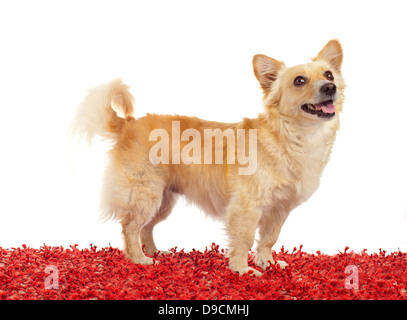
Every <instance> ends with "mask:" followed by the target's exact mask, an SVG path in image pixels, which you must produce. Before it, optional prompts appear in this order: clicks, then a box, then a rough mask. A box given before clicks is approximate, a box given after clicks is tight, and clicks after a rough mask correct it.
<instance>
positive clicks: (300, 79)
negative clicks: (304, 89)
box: [294, 76, 307, 87]
mask: <svg viewBox="0 0 407 320" xmlns="http://www.w3.org/2000/svg"><path fill="white" fill-rule="evenodd" d="M305 82H307V80H305V78H304V77H302V76H298V77H297V78H295V79H294V85H295V86H297V87H299V86H302V85H304V84H305Z"/></svg>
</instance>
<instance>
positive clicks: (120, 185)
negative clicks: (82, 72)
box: [73, 40, 345, 275]
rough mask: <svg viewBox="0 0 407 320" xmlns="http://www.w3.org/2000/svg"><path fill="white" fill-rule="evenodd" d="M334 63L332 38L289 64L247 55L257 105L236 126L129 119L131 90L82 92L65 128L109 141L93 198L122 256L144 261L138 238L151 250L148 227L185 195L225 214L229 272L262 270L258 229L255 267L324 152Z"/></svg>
mask: <svg viewBox="0 0 407 320" xmlns="http://www.w3.org/2000/svg"><path fill="white" fill-rule="evenodd" d="M341 64H342V48H341V45H340V43H339V42H338V41H337V40H332V41H330V42H329V43H328V44H327V45H326V46H325V47H324V48H323V49H322V50H321V51H320V52H319V54H318V55H317V57H316V58H314V59H312V61H311V62H310V63H307V64H304V65H297V66H294V67H291V68H288V67H286V66H285V65H284V63H283V62H280V61H277V60H275V59H272V58H269V57H267V56H265V55H256V56H254V59H253V67H254V73H255V75H256V78H257V79H258V81H259V82H260V85H261V88H262V90H263V93H264V112H263V113H261V114H260V115H259V116H258V117H257V118H256V119H247V118H245V119H244V120H243V121H242V122H239V123H219V122H212V121H206V120H201V119H198V118H193V117H184V116H178V115H155V114H147V115H146V116H145V117H142V118H139V119H135V118H134V117H133V116H132V112H133V97H132V96H131V94H130V92H129V91H128V87H127V86H126V85H124V84H123V83H122V82H121V81H120V80H114V81H112V82H110V83H108V84H105V85H101V86H98V87H96V88H93V89H91V90H89V92H88V95H87V96H86V98H85V100H84V102H83V103H82V104H81V105H80V106H79V108H78V111H77V113H76V116H75V119H74V122H73V131H74V132H76V133H78V134H79V135H84V136H86V137H87V138H88V140H90V141H91V140H92V138H93V137H94V136H95V135H101V136H102V137H105V138H108V139H112V140H113V141H114V147H113V148H112V149H111V150H110V151H109V154H108V155H109V162H108V165H107V167H106V172H105V176H104V184H103V188H102V204H101V205H102V210H103V217H104V218H113V219H116V220H118V221H119V222H120V223H121V225H122V227H123V236H124V244H125V252H126V254H127V255H128V257H129V258H130V259H131V260H132V261H133V262H134V263H141V264H145V265H148V264H152V261H153V260H152V259H151V258H150V257H147V256H145V255H144V254H143V252H142V250H141V245H142V244H144V245H145V249H146V253H147V255H148V256H151V255H153V253H154V252H157V251H158V250H157V247H156V245H155V243H154V240H153V228H154V226H155V225H156V224H157V223H159V222H160V221H163V220H164V219H165V218H167V217H168V215H169V214H170V213H171V210H172V209H173V207H174V205H175V203H176V201H177V198H178V196H179V195H184V196H185V197H186V198H187V199H188V200H189V201H191V202H193V203H195V204H196V205H198V206H199V207H200V208H202V209H203V210H204V211H205V212H206V213H208V214H210V215H212V216H214V217H217V218H220V219H222V220H224V222H225V224H226V230H227V234H228V237H229V240H230V250H229V266H230V268H231V269H232V270H234V271H236V272H239V273H240V274H243V273H247V272H248V271H249V270H253V272H254V274H256V275H260V274H261V273H260V272H259V271H257V270H254V269H252V268H250V267H249V266H248V262H247V258H248V251H249V250H250V248H251V247H252V245H253V243H254V238H255V232H256V229H257V228H259V235H260V239H259V240H258V244H257V249H256V257H255V263H256V265H257V266H259V267H261V268H263V269H265V268H266V267H267V266H268V265H269V263H274V260H273V257H272V251H271V248H272V246H273V245H274V244H275V242H276V241H277V237H278V235H279V233H280V230H281V227H282V226H283V223H284V222H285V220H286V218H287V216H288V214H289V213H290V211H291V210H292V209H293V208H295V207H297V206H298V205H299V204H301V203H302V202H304V201H306V200H307V199H308V198H309V197H310V196H311V195H312V194H313V193H314V192H315V190H316V189H317V188H318V185H319V180H320V176H321V173H322V171H323V169H324V167H325V165H326V163H327V161H328V158H329V155H330V153H331V148H332V145H333V143H334V139H335V135H336V131H337V130H338V128H339V115H338V114H339V113H340V112H341V110H342V102H343V99H344V96H343V90H344V87H345V83H344V80H343V79H342V76H341ZM112 106H113V108H115V109H113V108H112ZM115 110H116V111H117V112H116V111H115ZM118 113H119V114H120V115H121V116H119V115H118ZM279 263H280V265H281V266H282V267H284V266H285V265H286V264H285V263H284V262H279Z"/></svg>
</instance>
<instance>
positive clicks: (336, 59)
mask: <svg viewBox="0 0 407 320" xmlns="http://www.w3.org/2000/svg"><path fill="white" fill-rule="evenodd" d="M315 60H325V61H327V62H328V63H329V64H330V65H331V66H332V67H333V68H334V69H335V70H336V71H338V72H341V66H342V60H343V53H342V46H341V44H340V43H339V41H338V40H336V39H334V40H331V41H329V42H328V43H327V44H326V46H325V47H324V48H323V49H322V50H321V51H320V52H319V53H318V55H317V57H316V58H314V59H313V61H315Z"/></svg>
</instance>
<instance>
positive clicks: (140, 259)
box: [131, 257, 157, 266]
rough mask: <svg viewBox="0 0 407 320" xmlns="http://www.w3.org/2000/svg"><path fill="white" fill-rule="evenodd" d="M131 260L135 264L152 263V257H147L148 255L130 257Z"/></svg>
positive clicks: (147, 264)
mask: <svg viewBox="0 0 407 320" xmlns="http://www.w3.org/2000/svg"><path fill="white" fill-rule="evenodd" d="M131 261H132V262H133V263H135V264H142V265H144V266H149V265H152V264H153V263H154V259H152V258H149V257H137V258H132V259H131ZM155 263H157V261H155Z"/></svg>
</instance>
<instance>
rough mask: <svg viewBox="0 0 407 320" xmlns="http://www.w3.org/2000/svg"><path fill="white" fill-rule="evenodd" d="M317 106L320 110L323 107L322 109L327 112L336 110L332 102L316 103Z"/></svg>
mask: <svg viewBox="0 0 407 320" xmlns="http://www.w3.org/2000/svg"><path fill="white" fill-rule="evenodd" d="M315 107H316V108H317V109H318V110H321V109H322V111H323V112H325V113H334V112H335V106H334V105H333V104H331V103H327V104H322V103H321V104H317V105H315Z"/></svg>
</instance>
